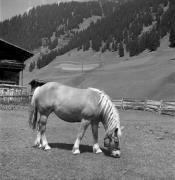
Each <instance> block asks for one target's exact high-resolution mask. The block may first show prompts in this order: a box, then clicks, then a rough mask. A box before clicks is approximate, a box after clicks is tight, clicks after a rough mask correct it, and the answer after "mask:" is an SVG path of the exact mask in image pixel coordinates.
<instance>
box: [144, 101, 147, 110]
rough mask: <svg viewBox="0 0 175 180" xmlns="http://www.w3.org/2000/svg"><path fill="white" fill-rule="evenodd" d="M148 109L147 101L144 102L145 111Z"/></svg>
mask: <svg viewBox="0 0 175 180" xmlns="http://www.w3.org/2000/svg"><path fill="white" fill-rule="evenodd" d="M146 107H147V100H146V99H145V100H144V111H146Z"/></svg>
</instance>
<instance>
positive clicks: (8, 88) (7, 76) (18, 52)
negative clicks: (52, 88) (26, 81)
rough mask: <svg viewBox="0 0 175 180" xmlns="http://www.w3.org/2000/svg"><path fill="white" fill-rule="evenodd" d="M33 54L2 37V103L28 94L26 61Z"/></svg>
mask: <svg viewBox="0 0 175 180" xmlns="http://www.w3.org/2000/svg"><path fill="white" fill-rule="evenodd" d="M32 56H33V54H32V53H30V52H28V51H26V50H24V49H22V48H20V47H18V46H16V45H13V44H11V43H8V42H6V41H4V40H2V39H0V103H1V102H4V101H6V99H8V101H9V98H8V97H10V99H11V100H14V98H12V97H13V96H23V95H26V94H27V87H24V86H23V69H24V67H25V65H24V61H25V60H26V59H28V58H30V57H32Z"/></svg>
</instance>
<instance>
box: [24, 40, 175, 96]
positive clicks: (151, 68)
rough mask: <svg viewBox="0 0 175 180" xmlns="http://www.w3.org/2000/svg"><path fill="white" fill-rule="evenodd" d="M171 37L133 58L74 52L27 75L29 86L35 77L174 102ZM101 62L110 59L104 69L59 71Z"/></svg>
mask: <svg viewBox="0 0 175 180" xmlns="http://www.w3.org/2000/svg"><path fill="white" fill-rule="evenodd" d="M168 45H169V42H168V37H165V38H164V39H162V41H161V46H160V48H159V49H158V50H157V51H155V52H151V53H149V52H147V51H145V52H144V53H142V54H140V55H139V56H135V57H132V58H129V59H128V58H123V59H121V58H116V53H115V52H113V53H111V52H106V53H104V54H102V55H101V56H99V53H95V52H93V51H88V52H86V53H84V52H77V51H71V52H69V53H67V54H65V55H63V56H58V57H57V58H56V59H55V60H54V61H53V62H51V63H50V64H49V65H48V66H46V67H44V68H42V69H40V70H39V71H34V72H33V73H29V72H27V68H26V71H25V74H24V77H25V79H24V81H25V83H26V84H27V83H28V82H29V81H30V80H32V79H33V78H36V79H44V80H46V81H48V80H49V81H59V82H62V83H65V84H68V85H73V86H77V87H81V88H82V87H83V88H86V87H96V88H100V89H103V90H105V91H106V92H107V93H108V94H109V95H110V96H111V97H112V98H116V99H117V98H118V99H121V98H122V97H130V98H131V97H133V98H151V99H162V98H163V99H167V98H168V99H171V98H174V97H175V92H174V88H175V80H174V79H175V73H174V69H175V51H174V49H173V48H169V47H168ZM65 59H66V61H67V62H68V63H71V62H74V63H75V62H77V63H78V62H80V64H81V62H82V61H83V60H84V62H86V63H87V62H88V63H89V64H90V63H100V61H102V62H105V60H106V59H108V63H104V65H103V66H102V67H99V68H97V69H95V70H94V71H90V72H85V71H84V73H82V72H81V71H69V70H68V71H62V70H61V69H60V68H58V65H59V64H60V63H62V62H63V60H64V62H65Z"/></svg>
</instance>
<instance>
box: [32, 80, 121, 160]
mask: <svg viewBox="0 0 175 180" xmlns="http://www.w3.org/2000/svg"><path fill="white" fill-rule="evenodd" d="M38 112H39V114H40V118H37V114H38ZM52 112H54V113H55V114H56V115H57V116H58V117H59V118H60V119H62V120H64V121H67V122H72V123H73V122H81V125H80V130H79V132H78V135H77V138H76V141H75V143H74V146H73V150H72V152H73V154H79V153H80V150H79V145H80V141H81V140H82V138H83V136H84V134H85V131H86V129H87V128H88V126H89V125H90V124H91V127H92V134H93V140H94V144H93V152H94V153H101V152H102V151H101V149H100V147H99V144H98V125H99V122H102V124H103V125H104V129H105V137H104V146H105V147H107V149H108V152H110V154H111V155H112V156H114V157H120V147H119V137H120V136H121V127H120V120H119V113H118V111H117V109H116V108H115V106H114V105H113V103H112V101H111V100H110V98H109V96H108V95H107V94H106V93H104V92H103V91H100V90H98V89H95V88H87V89H78V88H73V87H69V86H66V85H63V84H60V83H56V82H48V83H46V84H44V85H43V86H41V87H37V88H36V89H35V91H34V94H33V96H32V100H31V106H30V111H29V125H30V127H31V128H33V129H37V138H36V140H35V146H38V147H40V148H43V149H44V150H48V149H50V148H51V147H50V146H49V144H48V142H47V139H46V136H45V131H46V123H47V118H48V116H49V115H50V114H51V113H52Z"/></svg>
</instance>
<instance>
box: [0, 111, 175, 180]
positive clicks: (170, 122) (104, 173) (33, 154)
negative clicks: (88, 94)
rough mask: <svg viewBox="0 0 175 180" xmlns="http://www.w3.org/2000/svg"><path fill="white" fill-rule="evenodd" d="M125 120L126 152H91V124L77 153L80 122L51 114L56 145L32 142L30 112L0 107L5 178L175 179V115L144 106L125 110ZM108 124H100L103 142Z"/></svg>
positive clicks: (1, 174)
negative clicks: (111, 154)
mask: <svg viewBox="0 0 175 180" xmlns="http://www.w3.org/2000/svg"><path fill="white" fill-rule="evenodd" d="M120 116H121V125H122V126H124V127H125V128H124V131H123V137H122V140H121V153H122V154H121V158H112V157H109V156H108V155H107V154H106V151H105V150H104V149H103V152H104V153H102V154H99V155H96V154H93V153H92V133H91V129H90V127H89V129H88V131H87V132H86V135H85V137H84V139H83V141H82V143H81V146H80V151H81V154H80V155H77V156H74V155H72V152H71V150H72V146H73V143H74V140H75V138H76V135H77V131H78V128H79V123H75V124H70V123H66V122H64V121H60V120H59V119H58V118H57V117H56V116H55V115H54V114H53V115H51V116H50V117H49V119H48V124H47V131H46V135H47V138H48V141H49V144H50V146H51V147H52V149H51V150H50V151H43V150H40V149H36V148H34V147H32V146H33V141H34V139H35V136H36V133H34V132H32V130H31V129H29V127H28V113H27V110H23V111H20V110H19V111H10V112H9V111H0V179H2V180H3V179H18V180H20V179H57V180H58V179H61V180H62V179H63V180H65V179H66V180H67V179H84V180H86V179H87V180H88V179H100V180H103V179H104V180H105V179H109V180H113V179H115V180H116V179H126V180H127V179H129V180H132V179H133V180H137V179H151V180H154V179H156V180H157V179H175V171H174V169H175V161H174V160H175V150H174V149H175V128H174V127H175V119H174V117H169V116H163V115H161V116H160V115H158V114H156V113H151V112H143V111H120ZM103 136H104V129H103V127H102V124H100V127H99V143H100V146H101V147H103Z"/></svg>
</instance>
